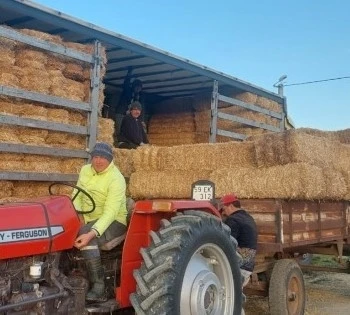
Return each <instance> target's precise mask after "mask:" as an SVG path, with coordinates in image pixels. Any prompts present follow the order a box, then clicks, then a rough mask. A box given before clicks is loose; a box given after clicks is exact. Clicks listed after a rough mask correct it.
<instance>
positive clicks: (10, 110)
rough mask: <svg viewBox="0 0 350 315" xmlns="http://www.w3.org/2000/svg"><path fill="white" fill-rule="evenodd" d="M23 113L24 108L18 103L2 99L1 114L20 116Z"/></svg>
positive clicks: (0, 103)
mask: <svg viewBox="0 0 350 315" xmlns="http://www.w3.org/2000/svg"><path fill="white" fill-rule="evenodd" d="M21 111H22V106H20V105H19V104H18V103H15V102H11V100H9V99H6V98H5V99H0V114H2V115H13V116H19V115H20V113H21Z"/></svg>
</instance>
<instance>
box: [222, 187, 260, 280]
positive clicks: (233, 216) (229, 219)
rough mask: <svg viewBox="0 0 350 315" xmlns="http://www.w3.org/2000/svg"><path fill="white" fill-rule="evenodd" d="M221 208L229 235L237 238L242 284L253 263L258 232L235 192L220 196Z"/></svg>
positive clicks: (246, 278) (248, 277)
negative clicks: (229, 231) (240, 259)
mask: <svg viewBox="0 0 350 315" xmlns="http://www.w3.org/2000/svg"><path fill="white" fill-rule="evenodd" d="M220 203H221V206H222V208H221V210H222V215H223V217H224V221H225V223H226V224H227V225H228V226H229V227H230V228H231V235H232V236H233V237H234V238H235V239H236V240H237V243H238V249H237V251H238V253H239V254H240V255H241V256H242V264H241V273H242V275H243V277H244V282H243V286H246V285H247V284H248V282H249V279H250V275H251V274H252V272H253V269H254V265H255V255H256V246H257V241H258V233H257V227H256V223H255V221H254V219H253V217H252V216H251V215H250V214H249V213H248V212H247V211H245V210H244V209H242V208H241V202H240V201H239V200H238V198H237V196H236V195H235V194H228V195H225V196H223V197H222V198H221V200H220Z"/></svg>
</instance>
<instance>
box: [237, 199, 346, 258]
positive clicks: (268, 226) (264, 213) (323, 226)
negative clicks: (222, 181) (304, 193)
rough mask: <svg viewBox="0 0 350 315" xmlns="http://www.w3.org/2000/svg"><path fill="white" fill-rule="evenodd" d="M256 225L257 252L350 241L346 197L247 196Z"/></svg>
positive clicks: (273, 251) (248, 208)
mask: <svg viewBox="0 0 350 315" xmlns="http://www.w3.org/2000/svg"><path fill="white" fill-rule="evenodd" d="M242 206H243V208H245V209H246V210H247V211H248V212H249V213H250V214H251V215H252V216H253V217H254V219H255V221H256V223H257V227H258V254H265V255H266V254H267V255H269V254H272V253H277V252H283V251H284V250H288V249H290V248H295V247H302V246H308V245H317V244H321V243H327V242H339V241H343V242H344V243H349V242H350V234H349V233H350V206H349V201H322V200H316V201H309V200H288V201H287V200H279V199H261V200H259V199H249V200H248V199H247V200H242Z"/></svg>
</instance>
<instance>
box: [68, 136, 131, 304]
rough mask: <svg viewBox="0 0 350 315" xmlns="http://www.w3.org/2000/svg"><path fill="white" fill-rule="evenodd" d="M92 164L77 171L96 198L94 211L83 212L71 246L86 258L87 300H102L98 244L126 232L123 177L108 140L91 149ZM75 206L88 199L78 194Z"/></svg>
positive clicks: (86, 204)
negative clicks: (88, 288)
mask: <svg viewBox="0 0 350 315" xmlns="http://www.w3.org/2000/svg"><path fill="white" fill-rule="evenodd" d="M91 157H92V159H91V164H87V165H84V166H83V167H82V169H81V171H80V174H79V179H78V183H77V186H79V187H81V188H82V189H84V190H85V191H86V192H88V193H89V194H90V195H91V197H92V198H93V200H94V201H95V204H96V208H95V210H94V211H93V212H91V213H88V214H84V215H83V217H84V223H85V224H84V225H83V226H82V227H81V229H80V231H79V236H78V237H77V239H76V241H75V244H74V246H75V247H76V248H78V249H80V250H81V253H82V256H83V257H84V258H85V261H86V265H87V270H88V276H89V280H90V284H91V289H90V291H89V292H88V293H87V295H86V300H88V301H105V300H106V299H107V298H106V295H105V283H104V272H103V268H102V265H101V256H100V249H99V246H102V245H103V244H105V243H107V242H109V241H110V240H112V239H114V238H116V237H118V236H121V235H123V234H124V233H125V232H126V224H127V223H126V217H127V209H126V196H125V189H126V184H125V179H124V177H123V175H122V174H121V173H120V171H119V170H118V168H117V167H116V166H115V165H114V163H113V152H112V148H111V146H110V145H108V144H107V143H103V142H100V143H97V144H96V145H95V147H94V149H93V150H92V152H91ZM74 206H75V208H76V209H77V210H79V211H83V212H84V211H89V210H90V209H91V207H92V205H91V201H90V200H89V199H88V198H87V197H86V196H85V195H84V194H81V193H80V194H78V196H77V197H76V199H75V200H74Z"/></svg>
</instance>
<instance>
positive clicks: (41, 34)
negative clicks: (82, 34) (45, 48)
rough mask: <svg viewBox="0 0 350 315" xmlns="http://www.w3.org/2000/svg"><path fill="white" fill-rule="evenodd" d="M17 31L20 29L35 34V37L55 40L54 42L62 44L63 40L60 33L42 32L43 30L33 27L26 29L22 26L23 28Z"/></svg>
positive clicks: (28, 33)
mask: <svg viewBox="0 0 350 315" xmlns="http://www.w3.org/2000/svg"><path fill="white" fill-rule="evenodd" d="M17 31H19V32H20V33H23V34H26V35H29V36H33V37H36V38H39V39H41V40H45V41H49V42H53V43H56V44H62V42H63V40H62V38H61V36H59V35H51V34H49V33H44V32H41V31H36V30H33V29H26V28H22V29H20V30H17Z"/></svg>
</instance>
